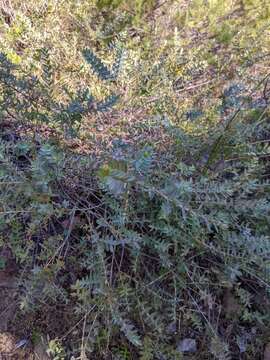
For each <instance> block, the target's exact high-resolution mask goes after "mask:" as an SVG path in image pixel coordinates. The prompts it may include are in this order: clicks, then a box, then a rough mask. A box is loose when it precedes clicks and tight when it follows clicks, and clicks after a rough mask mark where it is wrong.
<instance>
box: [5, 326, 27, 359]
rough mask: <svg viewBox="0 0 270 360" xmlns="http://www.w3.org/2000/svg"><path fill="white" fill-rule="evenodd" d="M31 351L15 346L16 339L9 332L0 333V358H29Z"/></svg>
mask: <svg viewBox="0 0 270 360" xmlns="http://www.w3.org/2000/svg"><path fill="white" fill-rule="evenodd" d="M30 359H32V357H31V353H30V352H29V351H26V350H24V349H21V348H19V349H18V346H17V339H16V338H15V336H13V335H12V334H10V333H7V332H4V333H0V360H30Z"/></svg>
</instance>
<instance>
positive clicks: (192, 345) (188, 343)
mask: <svg viewBox="0 0 270 360" xmlns="http://www.w3.org/2000/svg"><path fill="white" fill-rule="evenodd" d="M177 350H178V351H180V352H191V353H195V352H196V351H197V344H196V340H194V339H188V338H187V339H183V340H181V341H180V343H179V345H178V346H177Z"/></svg>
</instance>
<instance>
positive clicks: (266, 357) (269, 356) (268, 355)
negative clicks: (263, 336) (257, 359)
mask: <svg viewBox="0 0 270 360" xmlns="http://www.w3.org/2000/svg"><path fill="white" fill-rule="evenodd" d="M263 360H270V343H268V344H267V345H266V346H265V349H264V354H263Z"/></svg>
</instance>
